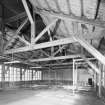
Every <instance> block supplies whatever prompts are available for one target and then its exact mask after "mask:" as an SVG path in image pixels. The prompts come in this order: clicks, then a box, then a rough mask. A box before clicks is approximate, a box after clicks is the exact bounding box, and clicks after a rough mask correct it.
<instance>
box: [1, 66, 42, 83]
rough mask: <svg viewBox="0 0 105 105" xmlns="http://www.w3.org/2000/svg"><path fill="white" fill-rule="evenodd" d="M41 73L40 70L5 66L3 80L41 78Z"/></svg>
mask: <svg viewBox="0 0 105 105" xmlns="http://www.w3.org/2000/svg"><path fill="white" fill-rule="evenodd" d="M21 70H22V71H21ZM41 75H42V72H41V71H35V70H30V69H20V68H16V67H12V66H5V81H7V82H9V81H10V82H15V81H20V80H22V81H31V80H41ZM0 81H2V65H0Z"/></svg>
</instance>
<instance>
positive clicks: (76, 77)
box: [75, 64, 78, 90]
mask: <svg viewBox="0 0 105 105" xmlns="http://www.w3.org/2000/svg"><path fill="white" fill-rule="evenodd" d="M75 85H76V90H78V65H77V64H76V69H75Z"/></svg>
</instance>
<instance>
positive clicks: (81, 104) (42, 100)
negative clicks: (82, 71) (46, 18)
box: [0, 88, 105, 105]
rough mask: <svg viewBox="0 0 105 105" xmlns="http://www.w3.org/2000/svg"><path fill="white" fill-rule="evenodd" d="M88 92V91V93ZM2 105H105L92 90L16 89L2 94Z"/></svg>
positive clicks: (0, 95)
mask: <svg viewBox="0 0 105 105" xmlns="http://www.w3.org/2000/svg"><path fill="white" fill-rule="evenodd" d="M87 90H88V91H87ZM0 105H105V103H103V102H102V101H101V100H100V99H99V98H98V97H97V96H96V94H95V92H93V91H92V90H91V89H86V90H83V89H81V90H80V91H79V92H76V93H75V94H74V95H73V93H72V91H71V90H69V89H62V88H43V89H41V88H40V89H14V90H7V91H1V92H0Z"/></svg>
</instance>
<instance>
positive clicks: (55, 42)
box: [4, 37, 76, 54]
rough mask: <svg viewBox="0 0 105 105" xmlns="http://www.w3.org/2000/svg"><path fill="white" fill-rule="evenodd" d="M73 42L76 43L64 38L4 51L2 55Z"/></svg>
mask: <svg viewBox="0 0 105 105" xmlns="http://www.w3.org/2000/svg"><path fill="white" fill-rule="evenodd" d="M74 42H76V41H74V39H73V38H72V37H71V38H64V39H59V40H54V41H52V42H45V43H40V44H36V45H33V46H26V47H21V48H15V49H10V50H6V51H4V54H11V53H18V52H25V51H33V50H37V49H42V48H48V47H52V46H58V45H63V44H69V43H74Z"/></svg>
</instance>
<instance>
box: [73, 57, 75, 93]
mask: <svg viewBox="0 0 105 105" xmlns="http://www.w3.org/2000/svg"><path fill="white" fill-rule="evenodd" d="M74 92H75V61H74V59H73V94H74Z"/></svg>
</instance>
